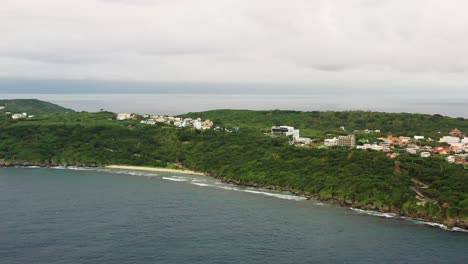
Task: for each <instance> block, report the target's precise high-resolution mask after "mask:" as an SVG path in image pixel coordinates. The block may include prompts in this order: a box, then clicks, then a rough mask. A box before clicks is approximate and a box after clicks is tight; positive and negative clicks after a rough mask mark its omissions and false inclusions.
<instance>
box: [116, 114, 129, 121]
mask: <svg viewBox="0 0 468 264" xmlns="http://www.w3.org/2000/svg"><path fill="white" fill-rule="evenodd" d="M130 118H132V115H131V114H128V113H121V114H118V115H117V120H119V121H123V120H127V119H130Z"/></svg>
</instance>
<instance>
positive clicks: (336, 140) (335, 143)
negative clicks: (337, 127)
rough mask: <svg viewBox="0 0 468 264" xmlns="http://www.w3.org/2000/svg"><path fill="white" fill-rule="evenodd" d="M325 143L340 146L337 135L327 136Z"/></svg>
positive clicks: (328, 145) (330, 145) (329, 145)
mask: <svg viewBox="0 0 468 264" xmlns="http://www.w3.org/2000/svg"><path fill="white" fill-rule="evenodd" d="M324 145H325V146H327V147H334V146H338V139H337V138H336V137H334V138H327V139H325V142H324Z"/></svg>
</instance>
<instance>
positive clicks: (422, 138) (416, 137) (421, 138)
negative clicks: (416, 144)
mask: <svg viewBox="0 0 468 264" xmlns="http://www.w3.org/2000/svg"><path fill="white" fill-rule="evenodd" d="M413 138H414V139H415V140H424V136H414V137H413Z"/></svg>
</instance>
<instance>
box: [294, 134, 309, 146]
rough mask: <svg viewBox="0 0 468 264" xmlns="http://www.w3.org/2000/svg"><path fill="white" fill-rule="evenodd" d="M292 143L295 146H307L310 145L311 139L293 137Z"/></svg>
mask: <svg viewBox="0 0 468 264" xmlns="http://www.w3.org/2000/svg"><path fill="white" fill-rule="evenodd" d="M292 143H293V144H295V145H309V144H310V143H312V139H310V138H303V137H299V135H294V136H293V140H292Z"/></svg>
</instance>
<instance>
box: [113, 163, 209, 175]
mask: <svg viewBox="0 0 468 264" xmlns="http://www.w3.org/2000/svg"><path fill="white" fill-rule="evenodd" d="M106 168H109V169H120V170H140V171H158V172H170V173H180V174H194V175H205V174H204V173H202V172H196V171H192V170H176V169H166V168H155V167H143V166H125V165H109V166H106Z"/></svg>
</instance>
